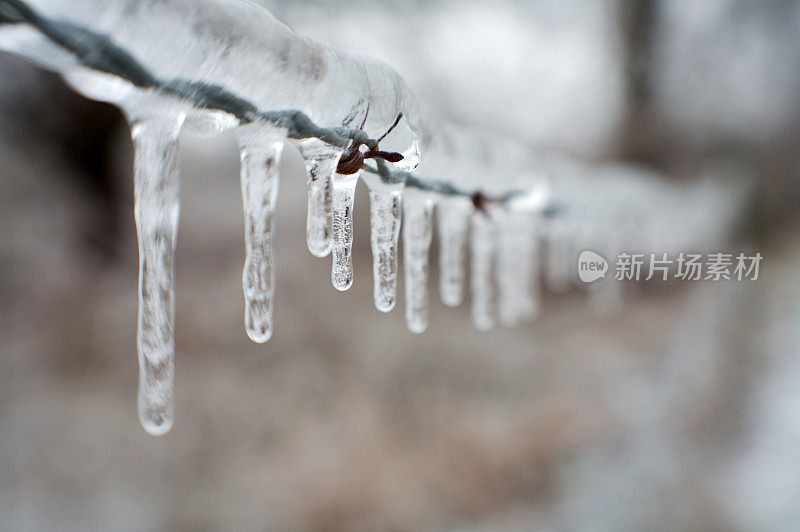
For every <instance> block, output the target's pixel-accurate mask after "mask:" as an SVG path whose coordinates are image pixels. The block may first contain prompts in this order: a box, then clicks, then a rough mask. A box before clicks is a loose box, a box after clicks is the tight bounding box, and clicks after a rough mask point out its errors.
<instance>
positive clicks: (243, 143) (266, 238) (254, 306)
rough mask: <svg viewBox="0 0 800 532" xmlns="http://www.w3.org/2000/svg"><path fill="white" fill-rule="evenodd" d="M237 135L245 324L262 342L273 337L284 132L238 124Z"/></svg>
mask: <svg viewBox="0 0 800 532" xmlns="http://www.w3.org/2000/svg"><path fill="white" fill-rule="evenodd" d="M237 137H238V141H239V147H240V159H241V170H240V171H241V179H240V180H241V187H242V207H243V211H244V242H245V261H244V270H243V272H242V290H243V292H244V323H245V330H246V331H247V335H248V336H249V337H250V339H251V340H253V341H254V342H258V343H263V342H266V341H267V340H269V339H270V337H271V336H272V297H273V295H274V293H275V278H274V274H273V270H274V265H275V254H274V246H273V244H274V239H275V216H274V214H275V203H276V200H277V196H278V164H279V162H280V155H281V150H282V149H283V142H284V139H285V138H286V133H285V131H281V130H278V129H276V128H271V127H263V126H261V127H259V126H250V127H247V128H241V129H240V130H239V131H238V135H237Z"/></svg>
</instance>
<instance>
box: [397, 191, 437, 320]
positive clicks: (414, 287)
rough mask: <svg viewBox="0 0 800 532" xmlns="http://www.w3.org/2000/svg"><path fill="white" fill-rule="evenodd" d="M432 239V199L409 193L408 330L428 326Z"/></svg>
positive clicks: (406, 235) (406, 213) (405, 232)
mask: <svg viewBox="0 0 800 532" xmlns="http://www.w3.org/2000/svg"><path fill="white" fill-rule="evenodd" d="M432 239H433V201H432V200H431V199H430V198H427V197H425V196H421V197H420V196H418V195H417V194H413V193H412V192H410V191H409V192H408V193H407V194H406V197H405V198H404V202H403V270H404V288H405V316H406V325H407V326H408V330H409V331H411V332H413V333H417V334H419V333H422V332H424V331H425V329H427V328H428V252H429V251H430V247H431V240H432Z"/></svg>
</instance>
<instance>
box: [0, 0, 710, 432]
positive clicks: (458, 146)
mask: <svg viewBox="0 0 800 532" xmlns="http://www.w3.org/2000/svg"><path fill="white" fill-rule="evenodd" d="M46 5H47V9H49V10H52V12H49V13H48V15H49V18H48V17H45V16H44V15H42V14H40V13H37V12H36V11H35V10H32V9H30V8H29V6H28V2H26V1H23V0H0V8H2V7H3V6H11V8H12V15H14V16H12V17H11V19H12V20H13V19H14V17H18V18H19V19H20V21H24V22H26V23H25V24H20V23H16V22H15V23H14V24H10V25H9V26H3V25H0V48H2V49H6V50H9V51H12V52H15V53H19V54H22V55H24V56H26V57H29V58H31V59H33V60H34V61H37V62H38V63H39V64H42V65H43V66H45V67H47V68H50V69H53V70H55V71H57V72H59V73H60V74H62V76H63V77H64V78H65V79H66V80H67V82H68V83H70V85H72V86H73V87H74V88H75V89H76V90H78V91H79V92H81V93H82V94H84V95H86V96H87V97H91V98H94V99H98V100H103V101H108V102H111V103H114V104H115V105H118V106H120V107H121V108H122V109H123V110H124V111H125V113H126V115H127V116H128V120H129V122H130V124H131V134H132V139H133V143H134V166H135V169H134V193H135V218H136V228H137V236H138V241H139V252H140V253H139V257H140V258H139V261H140V262H139V314H138V334H137V347H138V355H139V363H140V378H139V401H138V406H139V416H140V419H141V421H142V425H143V426H144V428H145V430H147V432H149V433H151V434H164V433H165V432H167V431H168V430H169V429H170V428H171V426H172V423H173V414H174V412H173V410H174V407H173V405H174V390H173V382H174V323H175V320H174V307H175V304H174V291H173V266H174V249H175V238H176V230H177V224H178V213H179V197H178V191H179V166H180V164H179V160H178V149H177V148H178V137H179V134H180V132H181V130H182V129H191V130H193V131H205V132H218V131H222V130H224V129H229V128H233V129H234V133H235V135H236V138H237V141H238V144H239V148H240V154H241V176H240V177H241V179H240V182H241V189H242V202H243V210H244V226H245V229H244V233H245V246H246V256H245V264H244V270H243V275H242V287H243V292H244V299H245V308H244V315H245V318H244V321H245V329H246V331H247V334H248V336H249V337H250V338H251V339H252V340H253V341H255V342H265V341H267V340H268V339H269V338H270V337H271V335H272V333H273V321H272V315H273V296H274V293H275V279H274V260H275V257H274V253H273V241H274V234H275V220H274V212H275V204H276V199H277V198H276V196H277V190H278V166H279V159H280V155H281V150H282V149H283V147H284V145H285V144H286V142H292V143H293V144H294V145H295V146H296V147H297V148H298V149H299V151H300V153H301V155H302V157H303V160H304V162H305V165H306V170H307V172H308V182H307V190H308V206H307V209H308V218H307V244H308V248H309V250H310V251H311V253H312V254H313V255H315V256H317V257H324V256H327V255H331V257H332V268H331V280H332V283H333V285H334V287H335V288H337V289H338V290H347V289H348V288H349V287H350V286H351V285H352V283H353V261H352V250H353V202H354V198H355V190H356V185H357V183H358V180H359V179H364V181H365V183H366V184H367V186H368V188H369V197H370V229H371V232H370V234H371V237H370V240H371V248H372V254H373V277H374V302H375V306H376V308H377V309H378V310H380V311H383V312H388V311H390V310H392V309H393V308H394V307H395V305H396V300H397V281H398V239H399V236H400V233H401V231H402V234H403V269H404V279H405V281H404V289H405V319H406V323H407V325H408V328H409V329H410V330H411V331H413V332H415V333H420V332H422V331H424V330H425V329H426V328H427V326H428V306H429V304H428V300H429V298H428V276H429V275H428V274H429V250H430V246H431V242H432V239H433V232H434V226H435V227H436V228H437V229H438V241H439V281H440V283H439V293H440V299H441V301H442V302H443V303H444V304H446V305H448V306H457V305H459V304H461V303H462V301H463V300H464V297H465V291H466V290H465V279H466V270H467V266H469V271H470V276H469V277H470V282H469V291H470V306H471V316H472V321H473V323H474V325H475V326H476V327H477V328H479V329H482V330H485V329H489V328H491V327H493V326H494V325H495V322H499V323H500V324H502V325H508V326H511V325H515V324H517V323H520V322H522V321H526V320H531V319H534V318H535V317H536V316H537V315H538V313H539V311H540V301H539V299H540V294H539V290H540V275H541V276H542V277H543V278H544V284H546V285H547V286H548V287H549V288H551V289H552V290H555V291H562V290H565V289H567V288H568V287H569V286H570V284H571V282H572V281H573V279H572V276H573V274H574V270H575V269H574V267H573V266H574V264H573V260H574V258H575V253H576V251H577V249H578V246H582V245H584V244H587V243H589V244H591V242H587V241H585V240H582V239H581V238H580V236H581V235H585V234H588V233H589V232H591V231H595V232H596V233H599V234H600V235H601V238H600V240H601V241H603V246H602V247H603V249H604V250H605V251H606V253H607V254H608V255H611V254H612V253H613V252H615V251H617V250H619V249H623V248H624V247H625V246H626V245H628V244H629V242H622V241H621V239H620V234H621V233H620V229H619V228H621V227H630V226H636V225H639V226H642V225H643V226H647V223H644V222H643V221H642V220H641V219H640V218H639V216H640V215H641V213H639V214H636V213H634V214H633V215H630V216H627V217H624V219H623V220H622V221H620V220H619V219H618V218H617V214H616V213H618V212H619V211H620V210H621V209H618V208H616V207H614V206H613V201H605V199H603V200H602V201H600V200H599V198H601V197H602V194H603V193H606V194H607V195H608V197H609V198H611V200H614V199H615V198H616V199H617V200H619V205H617V207H620V206H621V207H623V208H624V207H630V206H631V205H636V206H637V207H639V208H640V211H641V212H651V211H652V210H653V209H654V208H655V207H656V206H658V205H660V204H662V203H663V201H664V195H663V194H660V193H657V194H655V195H651V196H649V197H647V198H646V199H645V200H644V201H642V198H641V197H634V198H633V199H631V198H629V197H627V196H625V195H624V191H625V190H627V184H625V183H624V184H623V185H624V186H622V187H619V186H616V184H615V183H614V179H610V180H607V182H605V181H603V180H601V179H596V176H591V178H589V179H587V175H585V174H584V173H582V172H574V171H572V170H570V171H562V170H563V168H561V169H558V168H557V169H556V171H545V170H544V167H543V166H542V165H540V164H539V163H538V162H537V160H536V158H535V157H534V156H533V153H532V152H531V150H530V149H529V148H527V147H526V146H524V145H523V144H521V143H519V142H514V141H513V140H511V139H508V138H505V137H501V136H497V135H487V134H485V133H483V132H480V133H475V132H472V131H470V130H469V128H461V127H454V126H450V125H447V124H445V123H440V122H431V121H427V122H425V123H423V122H422V121H421V119H420V117H419V114H418V112H417V107H416V102H415V100H414V99H413V96H412V95H410V93H409V92H408V91H407V89H406V88H405V84H404V83H403V82H402V79H400V78H399V76H397V74H396V73H394V72H393V71H391V70H390V69H388V68H387V67H385V65H382V64H379V63H377V62H371V61H367V60H362V59H358V58H351V57H349V56H345V55H344V54H339V53H338V52H335V51H332V50H330V49H329V48H328V47H326V46H324V45H321V44H319V43H314V42H313V41H310V40H308V39H305V38H303V37H300V36H298V35H297V34H295V33H294V32H292V31H291V30H289V29H288V28H286V27H285V25H283V24H282V23H281V22H280V21H278V20H277V19H275V18H274V17H272V16H271V15H270V14H269V13H268V12H266V11H265V10H263V9H261V8H258V7H256V6H254V5H251V4H249V3H246V2H234V1H231V0H167V1H165V2H161V3H159V4H158V9H159V10H160V11H159V13H158V16H151V13H149V12H148V11H147V10H143V9H137V8H138V7H140V2H138V1H137V0H108V1H107V2H103V3H102V4H97V3H96V2H94V1H90V0H69V1H67V0H64V2H59V1H57V0H50V1H48V2H46ZM151 7H152V6H151ZM172 8H175V9H172ZM13 10H16V14H14V12H13ZM101 12H102V13H101ZM101 14H102V16H101ZM193 17H196V20H195V19H193ZM112 22H113V24H112ZM159 24H161V25H163V26H164V27H163V28H162V27H161V26H159ZM182 24H183V25H186V24H188V26H187V27H192V28H203V27H206V26H208V25H213V26H214V27H216V28H218V29H219V28H222V27H224V26H225V25H228V26H229V27H228V29H227V31H228V32H229V33H230V35H231V39H230V40H229V42H222V41H220V40H219V39H217V38H216V37H214V35H216V34H214V35H212V33H213V32H211V33H198V34H197V35H194V34H193V39H194V42H193V44H192V46H191V47H188V48H187V47H185V46H181V45H180V44H181V43H179V42H177V41H175V42H172V41H170V39H177V38H178V37H176V36H178V35H181V34H179V32H177V31H173V30H176V29H178V28H179V25H182ZM95 25H96V26H95ZM123 26H124V28H123ZM109 28H114V32H115V33H114V34H113V35H112V36H109V35H107V34H108V32H109ZM239 34H246V35H247V39H234V37H235V36H236V35H239ZM209 35H210V36H209ZM82 46H83V47H84V48H81V47H82ZM70 47H72V48H70ZM276 49H280V50H281V51H282V52H284V53H283V55H281V54H278V53H276ZM104 54H106V55H104ZM185 57H188V58H190V59H191V60H192V61H194V60H196V61H197V64H194V63H192V64H186V61H187V60H186V59H185ZM137 58H139V59H141V58H145V59H147V60H146V61H143V62H142V64H136V60H137ZM210 58H214V60H217V59H218V60H219V63H215V62H214V61H212V60H211V59H210ZM87 61H89V62H87ZM239 63H241V64H239ZM256 64H257V65H258V66H259V67H260V68H259V75H258V76H245V75H241V74H242V73H243V72H244V71H245V70H248V71H249V70H253V69H254V68H255V66H256ZM145 65H146V68H145ZM314 65H316V67H315V68H312V66H314ZM126 68H128V69H130V70H131V71H132V72H133V74H135V75H133V76H128V77H125V76H123V77H120V76H121V75H122V74H121V73H124V71H125V69H126ZM147 68H149V69H150V70H152V72H148V71H147ZM176 71H179V72H180V73H181V74H182V75H184V76H190V75H191V76H190V77H188V78H180V77H178V78H172V77H170V76H174V75H175V74H174V73H175V72H176ZM195 80H198V81H195ZM264 80H266V81H268V82H269V83H270V84H271V85H267V84H265V83H263V82H264ZM278 87H280V88H282V89H283V90H275V89H276V88H278ZM217 88H218V89H219V92H215V91H216V90H217ZM167 92H169V94H167ZM193 95H195V96H197V98H198V100H197V101H193V100H190V98H191V97H192V96H193ZM217 97H218V98H217ZM200 100H202V102H201V103H198V101H200ZM218 100H219V101H218ZM215 102H216V103H215ZM212 103H213V104H215V105H217V104H219V105H228V107H229V108H226V109H222V108H214V107H213V106H211V104H212ZM231 108H232V109H234V110H236V109H239V110H242V109H244V111H241V112H242V113H244V114H245V115H246V117H247V119H242V118H241V117H239V118H236V117H235V116H233V115H232V114H231V113H232V112H233V111H231ZM263 109H267V110H270V109H271V110H275V109H278V110H281V109H302V110H303V111H304V112H305V113H306V115H307V116H313V117H315V119H316V120H317V121H319V122H321V123H324V124H336V125H337V126H338V125H341V126H346V127H348V128H350V127H355V128H356V129H361V130H363V131H364V132H368V133H370V134H375V133H380V132H382V131H386V128H387V127H388V125H389V124H390V123H392V121H395V122H396V120H395V117H399V116H403V115H404V116H405V118H404V119H403V123H402V124H401V128H405V133H406V134H407V137H408V138H406V139H405V140H404V141H401V142H400V147H399V149H398V150H397V151H399V152H402V153H403V154H404V155H405V157H406V160H407V161H406V163H407V165H406V166H404V167H403V166H401V167H400V168H401V169H402V170H408V169H410V167H413V166H415V165H416V162H415V159H416V155H417V153H418V151H417V150H418V145H419V144H420V140H421V139H420V138H419V137H420V136H421V132H422V131H423V130H427V131H425V136H427V137H428V138H427V139H425V140H426V141H427V145H426V147H425V153H424V156H425V157H424V158H423V159H422V163H421V165H420V168H419V171H418V172H417V173H415V174H413V175H414V176H415V178H416V179H418V180H419V182H420V183H422V184H423V185H425V186H419V183H418V184H417V185H416V186H412V185H413V184H412V183H410V182H409V181H408V180H405V183H407V184H406V185H404V180H402V179H400V180H384V179H382V178H381V177H380V176H378V175H376V174H373V173H368V172H366V171H362V172H360V173H359V172H356V173H353V174H347V175H344V174H341V173H337V172H336V169H337V165H338V162H339V159H340V157H341V156H342V154H343V152H344V150H345V149H346V148H347V146H334V145H333V144H330V143H327V142H323V141H322V140H320V139H319V138H318V137H315V136H314V135H305V136H304V135H301V134H297V132H296V131H295V132H294V133H290V131H292V127H279V125H278V124H276V123H275V122H274V121H273V122H270V121H269V120H264V119H261V118H263V117H265V116H276V115H274V114H273V115H268V114H265V113H262V114H258V112H261V110H263ZM257 111H258V112H257ZM237 116H238V115H237ZM355 117H360V118H359V121H358V122H360V127H358V126H357V125H356V126H351V124H353V123H354V122H356V121H355ZM293 125H297V124H293ZM401 128H398V129H401ZM330 131H333V129H330ZM293 135H294V136H293ZM395 140H396V139H395ZM390 141H391V138H387V142H390ZM551 170H552V169H551ZM611 173H612V174H614V175H616V173H615V172H611ZM545 174H550V176H551V179H549V180H548V179H546V176H545ZM417 176H418V177H417ZM430 179H440V180H442V183H444V186H442V185H441V183H440V184H436V183H434V182H433V181H431V180H430ZM633 181H636V179H635V178H634V179H633ZM639 181H646V180H639ZM551 185H552V187H551ZM652 188H654V187H652V186H650V185H649V184H648V183H645V186H644V189H648V190H649V189H652ZM454 191H455V192H454ZM509 192H515V193H516V192H522V193H521V194H518V195H517V196H515V197H514V199H513V201H512V200H509V201H499V200H495V201H488V202H486V201H475V198H474V197H472V195H473V194H478V195H480V194H484V193H485V197H487V198H495V199H497V198H503V197H505V196H506V194H508V193H509ZM620 198H621V199H620ZM682 201H683V198H681V197H677V199H675V201H674V204H675V205H681V204H682V203H681V202H682ZM597 206H599V209H598V208H597ZM648 209H650V210H649V211H648ZM673 210H674V209H673ZM698 210H699V209H695V210H694V211H693V212H695V211H698ZM554 212H555V215H554V214H553V213H554ZM609 212H611V216H609ZM434 216H435V217H436V223H435V224H434ZM698 222H699V223H702V222H703V220H698ZM615 230H616V232H615ZM668 230H672V229H671V226H670V227H669V228H668ZM592 298H593V300H595V301H599V302H600V304H601V305H604V306H605V307H606V308H612V307H613V306H614V305H615V304H616V303H617V302H618V300H619V285H618V283H613V282H604V283H601V284H598V285H597V288H596V289H594V290H593V291H592Z"/></svg>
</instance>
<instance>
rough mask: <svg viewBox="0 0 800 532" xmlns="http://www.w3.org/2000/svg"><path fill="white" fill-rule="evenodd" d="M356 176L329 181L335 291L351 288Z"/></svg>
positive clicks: (335, 177)
mask: <svg viewBox="0 0 800 532" xmlns="http://www.w3.org/2000/svg"><path fill="white" fill-rule="evenodd" d="M358 175H359V174H357V173H356V174H352V175H342V174H334V175H333V177H332V180H331V191H332V201H331V207H332V211H333V244H332V246H333V248H332V249H333V264H332V267H331V281H332V282H333V286H334V288H336V289H337V290H347V289H348V288H350V287H351V286H353V203H354V201H355V198H356V185H358Z"/></svg>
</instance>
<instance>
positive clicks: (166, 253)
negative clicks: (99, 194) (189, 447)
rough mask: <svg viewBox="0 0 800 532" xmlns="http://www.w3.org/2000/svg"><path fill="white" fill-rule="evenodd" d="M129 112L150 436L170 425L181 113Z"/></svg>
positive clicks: (143, 410)
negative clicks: (156, 114) (152, 113)
mask: <svg viewBox="0 0 800 532" xmlns="http://www.w3.org/2000/svg"><path fill="white" fill-rule="evenodd" d="M138 111H139V109H132V110H129V112H128V114H129V117H130V122H131V137H132V139H133V146H134V201H135V207H134V213H135V218H136V231H137V236H138V239H139V319H138V328H137V335H136V340H137V349H138V353H139V399H138V410H139V419H140V420H141V422H142V426H143V427H144V429H145V430H146V431H147V432H149V433H150V434H153V435H160V434H164V433H166V432H167V431H169V429H170V428H172V423H173V415H174V377H175V332H174V331H175V330H174V325H175V299H174V290H173V275H174V268H173V266H174V260H175V235H176V232H177V228H178V211H179V200H178V187H179V168H178V167H179V159H178V134H179V132H180V128H181V125H182V123H183V120H184V115H183V114H170V113H164V115H162V116H153V115H150V114H146V115H144V114H139V113H138Z"/></svg>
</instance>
